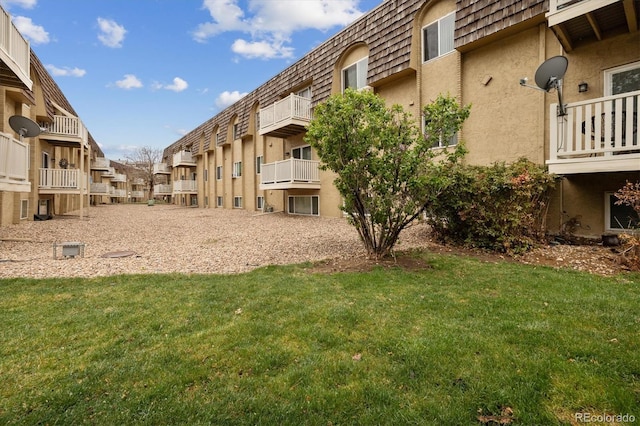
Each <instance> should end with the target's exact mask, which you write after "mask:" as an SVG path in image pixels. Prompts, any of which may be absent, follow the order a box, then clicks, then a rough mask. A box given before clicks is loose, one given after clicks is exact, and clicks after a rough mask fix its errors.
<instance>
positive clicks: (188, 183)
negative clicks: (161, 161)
mask: <svg viewBox="0 0 640 426" xmlns="http://www.w3.org/2000/svg"><path fill="white" fill-rule="evenodd" d="M173 193H174V194H176V193H182V194H185V193H187V194H189V193H190V194H197V193H198V185H197V184H196V181H195V180H177V181H175V182H173Z"/></svg>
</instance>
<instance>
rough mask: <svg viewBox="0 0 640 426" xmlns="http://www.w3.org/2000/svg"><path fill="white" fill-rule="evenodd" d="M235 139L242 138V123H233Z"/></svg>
mask: <svg viewBox="0 0 640 426" xmlns="http://www.w3.org/2000/svg"><path fill="white" fill-rule="evenodd" d="M233 139H240V124H238V123H236V124H234V125H233Z"/></svg>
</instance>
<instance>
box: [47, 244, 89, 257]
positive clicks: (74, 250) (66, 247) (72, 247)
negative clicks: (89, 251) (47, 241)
mask: <svg viewBox="0 0 640 426" xmlns="http://www.w3.org/2000/svg"><path fill="white" fill-rule="evenodd" d="M84 246H85V244H84V243H78V242H65V243H53V258H54V259H57V258H58V247H62V257H67V258H68V257H76V256H80V257H84Z"/></svg>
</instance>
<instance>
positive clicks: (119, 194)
mask: <svg viewBox="0 0 640 426" xmlns="http://www.w3.org/2000/svg"><path fill="white" fill-rule="evenodd" d="M111 196H112V197H115V198H127V190H126V189H114V190H113V193H112V194H111Z"/></svg>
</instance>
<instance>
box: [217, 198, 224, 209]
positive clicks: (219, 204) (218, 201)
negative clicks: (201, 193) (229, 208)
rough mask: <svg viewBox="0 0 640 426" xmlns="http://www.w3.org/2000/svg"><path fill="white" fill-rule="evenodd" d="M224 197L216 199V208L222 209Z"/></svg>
mask: <svg viewBox="0 0 640 426" xmlns="http://www.w3.org/2000/svg"><path fill="white" fill-rule="evenodd" d="M222 201H223V200H222V197H216V207H222V206H223V203H222Z"/></svg>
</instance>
